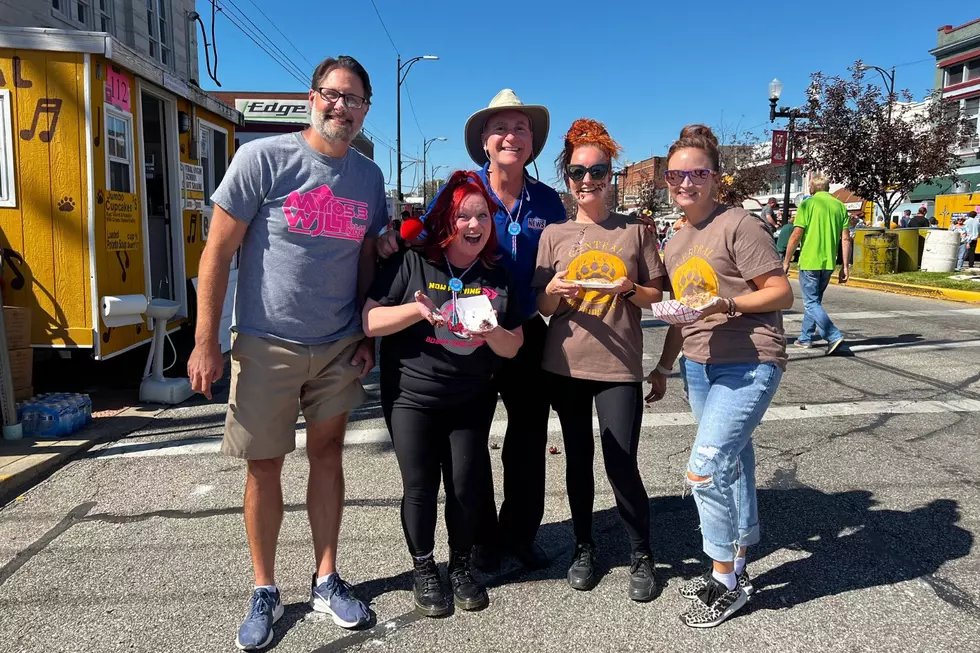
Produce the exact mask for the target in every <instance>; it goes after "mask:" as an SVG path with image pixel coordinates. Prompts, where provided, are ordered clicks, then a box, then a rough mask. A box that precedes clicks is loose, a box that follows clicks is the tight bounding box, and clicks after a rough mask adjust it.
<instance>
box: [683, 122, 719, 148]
mask: <svg viewBox="0 0 980 653" xmlns="http://www.w3.org/2000/svg"><path fill="white" fill-rule="evenodd" d="M681 138H682V139H685V138H705V139H707V140H709V141H711V142H712V143H714V145H715V147H717V146H718V137H717V136H715V133H714V132H713V131H711V127H708V126H707V125H699V124H694V125H687V126H686V127H684V129H682V130H681Z"/></svg>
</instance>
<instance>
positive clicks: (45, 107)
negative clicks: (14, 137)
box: [20, 97, 61, 143]
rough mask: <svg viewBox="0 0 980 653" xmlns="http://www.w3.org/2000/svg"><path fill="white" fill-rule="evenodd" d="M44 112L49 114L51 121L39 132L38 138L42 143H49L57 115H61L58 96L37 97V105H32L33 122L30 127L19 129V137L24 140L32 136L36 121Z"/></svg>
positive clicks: (55, 125) (52, 135) (35, 129)
mask: <svg viewBox="0 0 980 653" xmlns="http://www.w3.org/2000/svg"><path fill="white" fill-rule="evenodd" d="M45 113H49V114H51V122H50V123H49V124H48V128H47V129H45V130H43V131H42V132H41V133H40V135H39V136H38V138H40V139H41V142H42V143H50V142H51V139H52V138H53V137H54V130H55V128H57V126H58V116H60V115H61V99H60V98H46V97H45V98H41V99H39V100H38V101H37V105H35V107H34V122H32V123H31V128H30V129H22V130H20V137H21V138H23V139H24V140H25V141H29V140H31V139H32V138H34V134H36V133H37V123H38V122H40V120H41V116H42V115H43V114H45Z"/></svg>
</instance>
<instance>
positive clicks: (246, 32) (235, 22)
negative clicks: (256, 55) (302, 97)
mask: <svg viewBox="0 0 980 653" xmlns="http://www.w3.org/2000/svg"><path fill="white" fill-rule="evenodd" d="M222 1H223V2H227V1H228V0H222ZM212 2H214V3H215V6H218V0H212ZM218 11H219V12H220V13H221V15H223V16H224V17H225V19H227V20H228V22H230V23H231V24H232V25H234V26H235V27H237V28H238V29H239V31H241V32H242V34H244V35H245V36H246V37H248V39H249V40H250V41H251V42H252V43H254V44H255V45H256V46H258V48H259V49H260V50H262V51H263V52H265V53H266V54H267V55H269V57H271V58H272V60H273V61H275V62H276V63H277V64H279V66H280V67H281V68H282V69H283V70H285V71H286V72H287V73H289V75H290V76H291V77H293V78H294V79H296V80H297V81H298V82H299V83H300V84H302V85H303V86H304V87H305V86H306V84H307V80H305V79H303V77H301V76H299V75H298V74H297V72H296V70H298V68H297V69H296V70H293V69H291V68H290V67H289V65H287V63H288V64H290V65H293V66H295V64H292V62H290V61H289V60H288V59H286V60H285V61H286V63H284V62H283V61H282V60H280V59H279V57H277V56H276V55H275V54H274V53H273V52H272V51H270V50H269V49H268V48H267V47H265V46H264V45H263V44H262V43H260V42H259V41H257V40H256V39H255V37H254V36H253V35H252V34H251V32H250V31H249V30H248V29H246V28H245V26H244V25H243V24H241V23H239V22H238V20H237V16H235V15H234V14H233V13H232V12H231V11H225V10H224V8H223V7H220V6H219V7H218Z"/></svg>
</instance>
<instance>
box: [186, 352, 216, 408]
mask: <svg viewBox="0 0 980 653" xmlns="http://www.w3.org/2000/svg"><path fill="white" fill-rule="evenodd" d="M224 373H225V359H224V357H223V356H222V355H221V346H220V345H219V344H218V341H217V340H215V341H213V342H209V343H207V344H205V345H202V344H198V345H195V347H194V351H192V352H191V357H190V358H189V359H188V360H187V376H188V377H190V380H191V390H193V391H194V392H199V393H201V394H202V395H204V396H205V397H207V398H208V399H209V400H210V399H211V384H212V383H215V382H216V381H217V380H218V379H220V378H221V376H222V375H223V374H224Z"/></svg>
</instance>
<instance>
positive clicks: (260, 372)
mask: <svg viewBox="0 0 980 653" xmlns="http://www.w3.org/2000/svg"><path fill="white" fill-rule="evenodd" d="M233 337H234V340H233V341H232V346H231V394H230V395H229V397H228V416H227V417H226V419H225V437H224V441H223V442H222V443H221V451H222V452H224V453H226V454H228V455H230V456H235V457H236V458H244V459H246V460H265V459H268V458H278V457H279V456H284V455H286V454H287V453H289V452H290V451H293V450H294V449H296V421H297V419H298V418H299V412H300V409H302V411H303V417H304V418H305V419H306V423H307V424H315V423H317V422H322V421H324V420H328V419H330V418H332V417H336V416H337V415H342V414H344V413H347V412H349V411H350V410H351V409H353V408H356V407H357V406H359V405H360V404H361V403H362V402H363V401H364V397H365V395H364V388H363V387H362V386H361V381H360V379H359V378H358V377H359V374H360V370H361V368H360V367H355V366H353V365H351V364H350V360H351V358H352V357H353V356H354V351H355V350H356V349H357V345H358V343H360V341H361V339H362V338H363V337H364V336H363V335H362V334H357V335H354V336H350V337H347V338H343V339H342V340H338V341H336V342H331V343H327V344H324V345H298V344H295V343H291V342H284V341H282V340H274V339H270V338H259V337H257V336H250V335H247V334H244V333H236V334H234V336H233Z"/></svg>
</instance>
